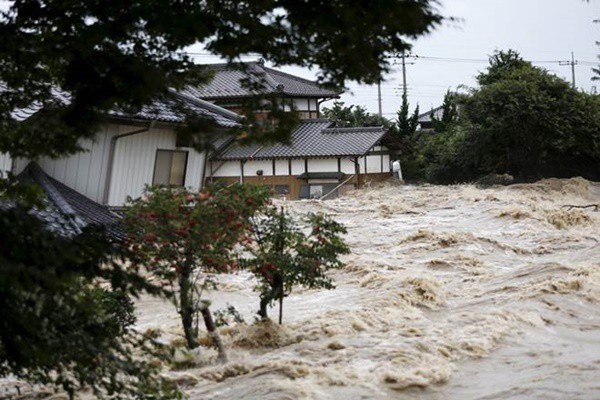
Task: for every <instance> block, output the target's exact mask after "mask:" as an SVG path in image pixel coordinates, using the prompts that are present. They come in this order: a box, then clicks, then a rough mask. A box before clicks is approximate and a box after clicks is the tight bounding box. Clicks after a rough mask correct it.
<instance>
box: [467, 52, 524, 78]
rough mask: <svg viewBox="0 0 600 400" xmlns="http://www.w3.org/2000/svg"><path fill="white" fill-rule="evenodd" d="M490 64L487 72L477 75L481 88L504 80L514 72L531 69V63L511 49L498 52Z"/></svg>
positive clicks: (491, 57)
mask: <svg viewBox="0 0 600 400" xmlns="http://www.w3.org/2000/svg"><path fill="white" fill-rule="evenodd" d="M489 62H490V65H489V67H488V68H487V70H486V71H484V72H481V73H480V74H479V75H477V82H478V83H479V84H480V85H481V86H486V85H490V84H492V83H494V82H497V81H499V80H503V79H505V78H506V77H507V76H509V75H510V73H511V72H513V71H518V70H520V69H522V68H526V67H531V63H530V62H528V61H525V60H523V58H522V57H521V55H520V54H519V53H518V52H516V51H515V50H511V49H509V50H507V51H501V50H496V51H495V52H494V53H493V54H492V55H491V56H490V57H489Z"/></svg>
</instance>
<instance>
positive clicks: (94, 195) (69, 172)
mask: <svg viewBox="0 0 600 400" xmlns="http://www.w3.org/2000/svg"><path fill="white" fill-rule="evenodd" d="M128 129H129V130H131V129H132V128H131V127H129V128H128ZM118 132H119V126H118V125H106V126H104V127H102V128H101V129H100V130H99V132H98V133H97V134H96V137H95V140H93V141H92V140H89V139H86V140H83V141H82V142H80V144H81V147H82V148H83V149H84V151H81V152H79V153H75V154H73V155H71V156H69V157H66V158H61V159H52V158H48V157H44V158H41V159H39V160H37V162H38V164H39V165H40V167H41V168H42V169H43V170H44V171H45V172H46V173H47V174H48V175H50V176H51V177H53V178H54V179H56V180H57V181H59V182H62V183H64V184H65V185H67V186H69V187H70V188H72V189H74V190H76V191H77V192H79V193H81V194H83V195H84V196H86V197H88V198H90V199H92V200H94V201H96V202H98V203H102V201H103V197H104V188H105V185H106V171H107V164H108V152H109V151H108V149H109V148H110V140H111V138H112V137H113V136H114V135H116V134H117V133H118Z"/></svg>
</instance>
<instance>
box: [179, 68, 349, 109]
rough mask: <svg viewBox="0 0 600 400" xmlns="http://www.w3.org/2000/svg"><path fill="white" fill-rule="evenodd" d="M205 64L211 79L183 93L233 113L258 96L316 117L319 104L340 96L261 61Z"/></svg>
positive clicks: (285, 107)
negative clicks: (211, 73)
mask: <svg viewBox="0 0 600 400" xmlns="http://www.w3.org/2000/svg"><path fill="white" fill-rule="evenodd" d="M206 67H207V68H208V69H209V70H210V71H211V72H213V73H214V76H213V79H212V80H211V81H210V82H209V83H207V84H205V85H201V86H199V87H194V88H188V89H186V90H185V91H184V93H185V94H187V95H189V96H191V97H194V98H198V99H203V100H206V101H209V102H211V103H214V104H216V105H218V106H220V107H223V108H226V109H228V110H230V111H233V112H236V113H240V112H241V111H242V106H243V104H244V102H246V101H248V100H249V99H251V98H253V97H255V96H257V95H260V96H262V97H264V98H265V99H269V100H270V101H274V102H276V103H277V104H279V105H281V106H282V107H283V109H284V110H285V111H291V110H292V109H294V110H295V111H296V112H298V115H299V116H300V118H302V119H311V118H319V117H320V116H321V115H320V105H321V103H322V102H324V101H326V100H331V99H336V98H339V95H340V93H338V92H335V91H333V90H328V89H324V88H322V87H321V86H319V85H318V84H317V83H316V82H312V81H309V80H307V79H303V78H300V77H297V76H294V75H291V74H287V73H285V72H281V71H277V70H275V69H272V68H267V67H265V65H264V62H263V61H262V60H259V61H257V62H247V63H240V64H237V67H236V65H233V66H232V65H228V64H213V65H207V66H206Z"/></svg>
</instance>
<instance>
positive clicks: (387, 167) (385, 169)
mask: <svg viewBox="0 0 600 400" xmlns="http://www.w3.org/2000/svg"><path fill="white" fill-rule="evenodd" d="M391 169H392V165H391V162H390V155H389V154H384V155H383V172H390V171H391Z"/></svg>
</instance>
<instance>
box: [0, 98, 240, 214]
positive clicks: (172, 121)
mask: <svg viewBox="0 0 600 400" xmlns="http://www.w3.org/2000/svg"><path fill="white" fill-rule="evenodd" d="M172 96H173V97H172V100H164V101H155V102H154V103H153V104H151V105H149V106H145V107H143V108H142V109H141V110H140V111H139V112H138V113H136V114H134V115H129V114H126V113H123V112H120V111H112V112H110V113H109V115H107V123H106V124H105V125H104V126H102V127H101V128H100V130H99V131H98V133H97V134H96V137H95V140H83V141H82V142H81V146H82V147H83V149H85V151H82V152H79V153H76V154H73V155H71V156H68V157H64V158H60V159H51V158H40V159H37V160H25V159H16V160H11V159H10V157H8V155H3V156H0V166H4V168H5V169H10V170H11V171H12V172H13V173H14V174H19V173H21V172H22V171H24V170H25V168H26V167H27V165H29V163H30V162H32V161H35V162H36V163H37V164H38V165H39V167H40V168H41V170H42V171H43V172H44V173H45V174H47V175H48V176H49V177H51V178H53V179H55V180H56V181H58V182H60V183H62V184H64V185H66V186H67V187H69V188H71V189H73V190H74V191H76V192H77V193H79V194H81V195H83V196H85V197H87V198H88V199H90V200H92V201H94V202H96V203H99V204H102V205H106V206H109V207H121V206H123V204H124V203H125V201H126V199H127V197H128V196H131V197H134V198H135V197H139V196H140V195H141V194H142V192H143V189H144V187H145V185H152V184H165V185H176V186H177V185H179V186H186V187H190V188H194V189H198V188H200V187H202V185H203V182H204V170H205V162H206V155H207V154H206V152H198V151H196V150H195V149H193V148H189V147H185V146H183V145H182V144H181V143H179V142H178V141H177V134H176V132H175V129H176V127H177V126H178V125H180V124H181V123H182V122H183V121H184V116H183V115H181V114H179V113H177V112H176V111H173V110H174V108H173V107H172V104H170V101H173V102H175V101H176V102H177V104H182V103H183V104H185V106H186V107H187V108H188V110H189V111H191V112H194V113H195V114H196V115H198V116H201V117H203V118H206V119H208V120H210V121H212V122H213V124H214V125H215V126H216V127H217V128H216V129H217V130H220V131H222V133H223V135H225V132H227V130H228V129H229V128H232V127H235V126H237V125H238V124H239V122H240V117H239V116H238V115H237V114H235V113H233V112H231V111H228V110H225V109H223V108H221V107H218V106H215V105H214V104H211V103H209V102H206V101H203V100H199V99H194V98H189V97H187V96H185V95H183V94H179V93H172ZM37 111H39V110H38V109H27V110H19V111H18V113H17V114H18V115H16V117H18V118H19V119H21V120H25V119H27V118H29V117H31V116H32V115H34V114H35V113H36V112H37ZM9 166H10V167H9Z"/></svg>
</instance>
